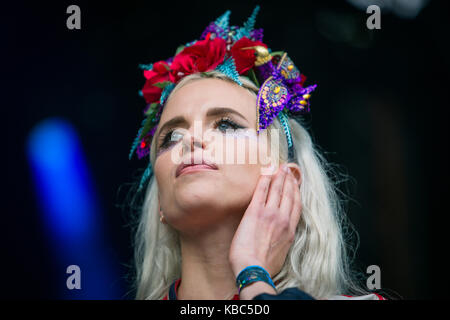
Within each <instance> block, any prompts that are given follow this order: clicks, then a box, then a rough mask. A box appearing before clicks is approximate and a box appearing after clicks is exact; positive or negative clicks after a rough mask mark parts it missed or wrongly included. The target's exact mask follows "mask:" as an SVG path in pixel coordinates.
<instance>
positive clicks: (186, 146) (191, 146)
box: [183, 132, 206, 155]
mask: <svg viewBox="0 0 450 320" xmlns="http://www.w3.org/2000/svg"><path fill="white" fill-rule="evenodd" d="M196 147H197V148H201V149H205V148H206V144H205V142H204V140H203V139H202V137H201V136H200V137H197V136H195V135H194V134H192V133H191V132H188V133H187V134H185V135H184V136H183V155H184V154H186V153H189V152H190V153H194V151H195V148H196Z"/></svg>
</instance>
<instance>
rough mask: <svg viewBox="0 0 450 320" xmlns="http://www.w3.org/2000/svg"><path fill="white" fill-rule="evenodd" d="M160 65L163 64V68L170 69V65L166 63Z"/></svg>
mask: <svg viewBox="0 0 450 320" xmlns="http://www.w3.org/2000/svg"><path fill="white" fill-rule="evenodd" d="M162 65H163V66H164V68H166V70H167V71H170V67H169V66H168V65H167V64H164V63H162Z"/></svg>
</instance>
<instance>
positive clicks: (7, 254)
mask: <svg viewBox="0 0 450 320" xmlns="http://www.w3.org/2000/svg"><path fill="white" fill-rule="evenodd" d="M374 3H375V2H374ZM71 4H77V5H79V6H80V8H81V30H68V29H67V28H66V19H67V17H68V16H69V15H68V14H66V8H67V7H68V6H69V5H71ZM255 4H260V5H261V10H260V12H259V14H258V17H257V22H256V26H255V27H256V28H264V39H263V41H264V42H265V43H267V44H268V46H269V47H270V48H271V49H272V50H274V51H277V50H286V51H288V53H289V55H290V57H291V58H292V59H293V61H294V62H295V63H296V65H297V66H298V67H299V69H300V70H301V71H302V72H303V73H305V74H306V76H307V77H308V80H307V81H308V82H307V83H308V84H312V83H317V84H318V89H317V90H316V93H314V95H313V98H312V99H313V100H312V106H311V108H312V115H311V116H310V117H309V118H308V124H309V131H310V133H311V135H312V136H313V139H314V141H315V142H316V143H317V144H318V145H319V146H320V147H321V149H323V150H324V151H325V152H326V158H327V159H328V160H329V161H331V162H332V163H335V164H337V165H338V168H339V169H340V170H341V172H344V173H345V174H347V175H349V176H350V177H351V179H350V180H349V181H348V183H347V185H346V186H344V185H341V187H342V188H343V190H344V191H345V192H346V193H347V194H349V195H350V196H351V198H352V199H353V200H351V201H349V202H348V203H347V209H348V216H349V219H350V220H351V221H352V222H353V224H354V225H355V227H356V229H357V230H358V232H359V236H360V239H359V240H360V246H359V248H358V251H357V256H356V258H357V261H356V266H357V267H358V268H359V269H360V270H362V271H365V269H366V268H367V266H369V265H378V266H379V267H380V269H381V284H382V288H383V289H386V290H387V291H391V292H392V291H393V292H396V293H398V294H399V295H400V296H402V297H403V298H405V299H423V298H425V299H430V298H442V297H446V298H448V297H449V294H448V288H447V285H448V280H447V279H448V275H447V274H448V263H447V262H446V261H448V260H447V255H448V249H447V242H448V241H447V236H448V227H447V222H446V220H447V219H446V218H447V217H446V216H447V215H448V213H449V210H448V209H447V202H448V199H449V198H448V187H447V181H448V158H447V150H448V140H447V138H448V131H447V122H448V120H447V117H446V115H447V112H446V111H447V108H448V107H449V105H448V100H447V99H448V92H449V91H448V83H449V81H448V80H449V79H448V78H449V67H450V66H449V64H450V58H449V57H450V52H449V48H448V46H447V43H448V39H449V37H448V33H447V31H448V23H447V21H448V19H449V11H448V10H447V8H444V6H443V4H444V1H430V2H428V3H427V4H426V5H425V6H424V7H423V8H422V10H420V12H419V13H418V14H417V16H415V17H409V18H405V17H403V16H402V12H403V11H402V10H403V9H402V8H401V7H400V8H398V7H397V13H399V14H396V13H395V10H394V11H393V10H392V8H391V9H390V8H388V7H386V8H382V9H381V30H368V29H367V28H366V19H367V18H368V16H369V14H366V12H365V10H361V9H359V8H357V7H356V6H354V5H352V4H350V3H349V2H339V3H338V1H331V0H330V1H315V2H312V1H295V2H293V3H292V4H291V3H289V2H283V1H271V2H267V3H265V2H251V1H248V2H245V3H243V2H242V1H217V2H215V1H210V2H207V1H205V2H201V1H185V2H180V3H173V2H168V1H158V2H154V1H143V2H139V3H137V2H136V3H133V2H129V1H128V2H123V3H119V2H117V3H116V2H108V3H100V2H98V3H95V4H94V3H92V1H91V2H87V1H76V2H67V1H60V2H59V3H52V4H50V3H47V4H43V3H40V2H39V3H36V2H28V3H24V2H17V3H16V4H7V5H6V4H2V6H3V8H2V17H1V24H2V27H1V29H2V31H1V32H2V34H3V35H2V56H3V57H4V58H3V59H2V60H3V61H2V62H3V63H2V64H3V67H2V69H3V70H2V78H3V79H2V83H3V85H2V91H3V92H4V93H3V94H2V96H3V97H2V100H1V101H2V107H1V110H2V114H3V115H4V114H6V118H5V117H4V116H3V117H2V119H3V120H4V121H3V123H2V124H3V126H2V127H3V128H4V129H6V138H7V139H5V140H6V141H5V142H6V148H5V149H3V150H4V151H3V152H2V154H3V157H2V158H6V164H5V165H4V166H3V169H4V171H5V173H6V181H4V183H3V185H4V187H5V191H4V192H2V194H3V197H4V198H5V200H4V201H3V203H4V205H3V206H2V224H1V232H0V234H1V238H0V243H1V245H2V250H1V252H2V255H1V277H2V280H1V285H0V288H1V290H0V295H1V297H2V298H7V299H11V298H12V299H16V298H18V299H22V298H27V299H29V298H39V299H42V298H44V299H46V298H60V297H61V294H60V293H61V291H60V289H61V284H60V283H58V281H60V280H59V279H60V278H61V277H62V276H63V277H65V270H61V269H60V268H59V267H57V266H56V264H55V263H54V259H55V257H53V256H52V252H53V251H52V250H50V249H51V246H52V245H53V243H52V242H51V240H49V238H48V237H47V235H46V232H45V228H44V226H43V222H42V213H41V212H40V207H39V206H38V203H37V198H36V193H35V190H34V185H33V179H32V176H31V174H30V168H29V163H28V160H27V156H26V152H25V151H26V148H25V145H26V141H27V139H28V135H29V133H30V131H31V129H32V128H33V127H34V126H35V125H36V124H38V123H39V122H40V121H42V120H44V119H46V118H49V117H55V116H57V117H60V118H63V119H66V120H67V121H69V122H70V123H71V124H72V125H73V126H74V127H75V128H76V130H77V132H78V134H79V137H80V140H81V143H82V147H83V151H84V152H85V156H86V160H87V162H88V165H89V169H90V172H91V175H92V179H93V180H94V182H95V190H96V192H97V194H98V196H99V199H100V200H99V201H100V203H101V206H102V209H103V210H102V212H103V215H104V216H103V217H102V219H103V221H104V226H103V227H104V228H105V241H106V242H107V243H108V250H109V252H110V254H111V255H112V256H113V257H114V258H115V261H117V266H116V268H117V270H119V273H118V278H117V281H116V282H115V284H114V286H115V288H116V289H118V291H119V292H120V293H121V294H120V295H119V296H117V298H118V299H130V298H132V293H130V292H129V290H130V283H129V274H130V272H131V269H130V268H129V266H130V265H131V262H132V260H131V259H132V247H131V237H132V234H131V230H130V229H129V228H128V227H127V223H129V219H130V217H129V215H128V214H127V211H126V210H125V211H124V210H122V209H120V207H119V206H118V205H120V204H122V202H123V201H124V197H123V196H121V194H120V192H118V189H119V187H120V186H121V185H123V184H124V183H129V182H132V181H133V178H134V177H135V174H136V172H137V171H138V170H139V169H141V168H142V167H143V166H144V164H143V162H140V161H138V160H132V161H129V160H128V152H129V149H130V145H131V142H132V140H133V139H134V137H135V134H136V132H137V129H138V127H139V124H140V122H141V120H142V118H141V114H142V113H141V110H142V109H143V107H144V100H143V99H142V98H141V97H139V95H138V94H137V93H138V90H139V89H141V87H142V86H143V84H144V78H143V76H142V71H141V70H140V69H139V68H138V65H139V64H141V63H151V62H156V61H159V60H163V59H167V58H168V57H170V56H173V55H174V53H175V49H176V47H177V46H178V45H180V44H185V43H187V42H190V41H192V40H194V39H197V38H198V37H199V36H200V34H201V32H202V31H203V30H204V28H205V27H206V26H207V25H208V23H209V22H211V21H213V20H215V19H216V18H217V17H218V16H220V15H221V14H223V13H224V12H225V11H226V10H227V9H230V10H231V11H232V14H231V24H232V25H241V24H242V23H243V22H244V21H245V20H246V19H247V17H248V16H249V15H250V14H251V12H252V10H253V8H254V6H255ZM404 10H405V11H404V12H406V9H404ZM404 12H403V13H404ZM5 54H6V56H5ZM57 279H58V280H57Z"/></svg>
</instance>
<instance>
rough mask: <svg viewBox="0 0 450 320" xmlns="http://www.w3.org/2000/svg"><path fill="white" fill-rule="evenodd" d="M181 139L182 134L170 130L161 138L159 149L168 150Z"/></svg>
mask: <svg viewBox="0 0 450 320" xmlns="http://www.w3.org/2000/svg"><path fill="white" fill-rule="evenodd" d="M182 138H183V134H182V133H181V132H179V131H177V130H170V131H169V132H167V133H166V134H165V135H163V137H162V139H161V140H162V142H161V143H160V145H159V148H163V149H165V148H168V147H170V146H171V145H173V144H176V143H177V142H178V141H179V140H181V139H182Z"/></svg>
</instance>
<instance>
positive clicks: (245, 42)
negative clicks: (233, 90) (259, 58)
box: [231, 37, 267, 74]
mask: <svg viewBox="0 0 450 320" xmlns="http://www.w3.org/2000/svg"><path fill="white" fill-rule="evenodd" d="M254 46H263V47H265V48H267V45H266V44H264V43H262V42H261V41H253V40H250V39H248V38H247V37H242V38H241V39H239V40H238V41H236V42H235V44H234V45H233V46H232V47H231V55H232V56H233V59H234V62H235V64H236V70H237V72H238V73H239V74H243V73H246V72H247V71H248V70H250V69H251V68H253V67H254V65H255V60H256V56H255V49H241V48H245V47H254Z"/></svg>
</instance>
